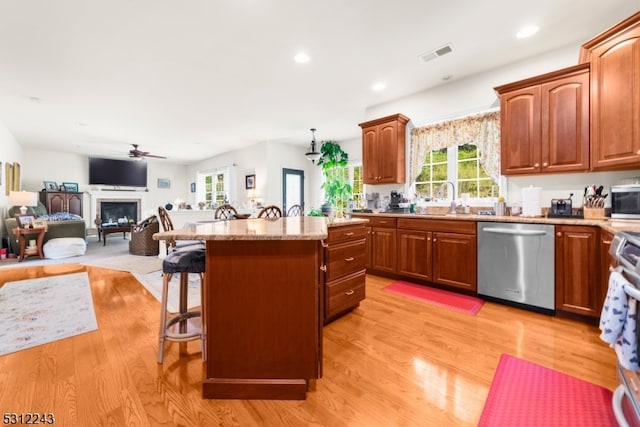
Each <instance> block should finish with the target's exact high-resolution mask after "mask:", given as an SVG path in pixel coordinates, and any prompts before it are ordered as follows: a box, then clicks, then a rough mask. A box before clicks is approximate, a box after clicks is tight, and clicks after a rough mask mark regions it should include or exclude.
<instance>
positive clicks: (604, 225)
mask: <svg viewBox="0 0 640 427" xmlns="http://www.w3.org/2000/svg"><path fill="white" fill-rule="evenodd" d="M354 215H357V217H358V218H370V217H374V218H375V217H390V218H422V219H427V220H429V219H433V220H436V219H440V220H442V219H446V220H456V221H486V222H519V223H527V224H554V225H589V226H594V227H600V228H601V229H603V230H605V231H608V232H610V233H613V234H615V233H617V232H619V231H633V232H640V220H622V219H612V218H603V219H582V218H547V217H525V216H495V215H477V214H455V215H453V214H438V213H434V214H426V215H421V214H402V213H400V214H398V213H383V212H380V213H363V212H358V213H354Z"/></svg>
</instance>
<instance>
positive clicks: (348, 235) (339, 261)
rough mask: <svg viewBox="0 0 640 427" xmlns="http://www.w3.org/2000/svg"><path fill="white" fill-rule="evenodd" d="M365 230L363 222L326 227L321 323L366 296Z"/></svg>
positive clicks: (355, 304) (349, 307) (328, 320)
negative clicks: (322, 316)
mask: <svg viewBox="0 0 640 427" xmlns="http://www.w3.org/2000/svg"><path fill="white" fill-rule="evenodd" d="M366 238H367V230H366V227H365V225H364V224H354V225H341V226H335V227H329V230H328V237H327V247H326V248H325V266H326V270H325V281H324V286H325V295H324V323H325V324H326V323H329V322H330V321H332V320H335V319H336V318H337V317H339V316H341V315H343V314H344V313H345V312H347V311H349V310H353V309H354V308H355V307H357V306H358V305H359V304H360V301H362V300H363V299H364V298H365V294H366V292H365V275H366V270H365V264H366Z"/></svg>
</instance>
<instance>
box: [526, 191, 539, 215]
mask: <svg viewBox="0 0 640 427" xmlns="http://www.w3.org/2000/svg"><path fill="white" fill-rule="evenodd" d="M541 192H542V188H540V187H534V186H530V187H525V188H523V189H522V216H542V206H541V205H540V194H541Z"/></svg>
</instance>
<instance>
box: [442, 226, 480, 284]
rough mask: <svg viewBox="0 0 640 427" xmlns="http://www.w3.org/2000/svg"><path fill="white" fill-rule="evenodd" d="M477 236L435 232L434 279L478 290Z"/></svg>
mask: <svg viewBox="0 0 640 427" xmlns="http://www.w3.org/2000/svg"><path fill="white" fill-rule="evenodd" d="M477 251H478V249H477V243H476V236H475V234H473V235H467V234H457V233H433V281H434V282H435V283H440V284H443V285H448V286H454V287H456V288H462V289H467V290H470V291H473V292H476V291H477V289H478V286H477V285H478V283H477V265H478V264H477Z"/></svg>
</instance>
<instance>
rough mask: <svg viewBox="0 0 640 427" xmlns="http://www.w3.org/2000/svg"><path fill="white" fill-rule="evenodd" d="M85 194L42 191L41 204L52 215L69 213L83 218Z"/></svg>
mask: <svg viewBox="0 0 640 427" xmlns="http://www.w3.org/2000/svg"><path fill="white" fill-rule="evenodd" d="M82 198H83V193H77V192H68V191H41V192H40V202H42V204H43V205H45V207H46V208H47V212H48V213H50V214H53V213H58V212H69V213H72V214H75V215H78V216H82Z"/></svg>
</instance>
